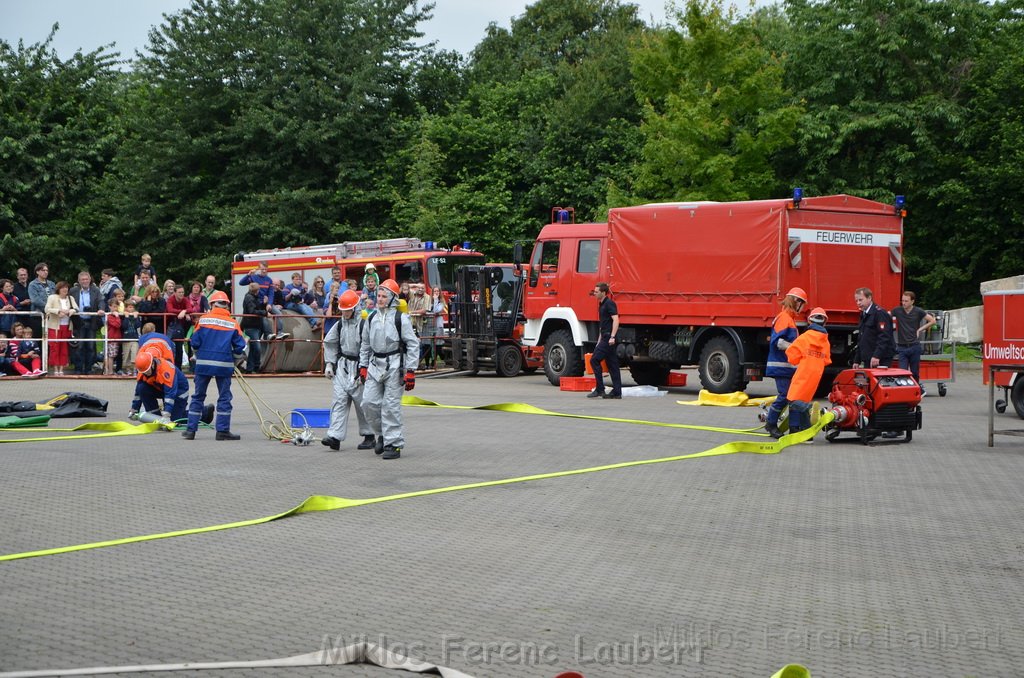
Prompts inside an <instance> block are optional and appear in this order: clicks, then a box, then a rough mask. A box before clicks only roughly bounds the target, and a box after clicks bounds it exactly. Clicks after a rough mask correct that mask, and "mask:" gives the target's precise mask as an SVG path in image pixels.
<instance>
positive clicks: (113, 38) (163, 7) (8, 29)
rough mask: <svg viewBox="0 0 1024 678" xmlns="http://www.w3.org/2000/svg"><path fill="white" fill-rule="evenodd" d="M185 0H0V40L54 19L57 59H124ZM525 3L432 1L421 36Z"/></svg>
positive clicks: (480, 22) (34, 34) (37, 30)
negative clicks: (95, 55)
mask: <svg viewBox="0 0 1024 678" xmlns="http://www.w3.org/2000/svg"><path fill="white" fill-rule="evenodd" d="M667 1H670V0H633V1H632V4H635V5H637V6H638V7H639V8H640V17H641V18H642V19H643V20H644V21H646V22H647V23H648V24H652V23H662V22H664V20H665V3H666V2H667ZM189 4H190V3H189V0H0V39H2V40H6V41H7V42H9V43H11V44H12V45H17V43H18V40H19V39H21V40H24V41H25V44H26V45H29V44H32V43H35V42H41V41H42V40H44V39H45V38H46V35H47V34H48V33H49V31H50V28H51V27H52V26H53V24H54V23H59V24H60V30H59V31H58V32H57V35H56V37H55V38H54V42H53V46H54V49H56V50H57V53H58V54H59V55H60V56H61V58H65V59H66V58H68V57H69V56H71V55H72V54H74V52H75V50H76V49H79V48H81V49H82V50H83V51H86V52H88V51H91V50H93V49H96V48H97V47H100V46H101V45H106V44H109V43H115V49H116V50H117V51H119V52H121V54H122V56H124V57H126V58H130V57H133V56H134V54H135V50H142V49H144V48H145V46H146V44H147V42H148V35H149V29H150V28H151V27H152V26H154V25H158V24H160V23H161V22H162V20H163V14H173V13H175V12H177V11H178V10H180V9H182V8H184V7H187V6H188V5H189ZM529 4H531V3H529V2H525V1H524V0H436V7H435V8H434V18H433V19H431V20H430V21H429V22H427V23H425V24H423V25H422V26H421V30H423V31H424V33H426V37H425V40H426V41H430V40H436V41H437V45H438V48H440V49H454V50H458V51H460V52H462V53H464V54H468V53H469V51H470V50H471V49H473V47H475V46H476V45H477V43H479V42H480V40H481V39H483V36H484V29H485V28H486V27H487V24H489V23H490V22H492V21H494V22H496V23H497V24H498V25H499V26H504V27H505V28H508V26H509V24H510V19H511V18H512V17H514V16H520V15H522V14H523V12H524V11H525V10H526V7H527V5H529Z"/></svg>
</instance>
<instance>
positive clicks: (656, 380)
mask: <svg viewBox="0 0 1024 678" xmlns="http://www.w3.org/2000/svg"><path fill="white" fill-rule="evenodd" d="M669 372H671V370H670V369H669V368H667V367H665V366H664V365H659V364H657V363H632V364H630V366H629V374H630V376H631V377H633V381H635V382H636V384H637V386H664V385H665V382H666V381H668V373H669Z"/></svg>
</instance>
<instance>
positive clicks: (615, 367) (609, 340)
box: [587, 282, 622, 399]
mask: <svg viewBox="0 0 1024 678" xmlns="http://www.w3.org/2000/svg"><path fill="white" fill-rule="evenodd" d="M594 296H595V297H597V302H598V307H597V316H598V332H599V333H600V336H599V337H598V339H597V346H595V347H594V353H593V354H592V355H591V356H590V367H591V369H592V370H593V371H594V380H595V382H596V383H595V387H594V390H593V391H591V392H590V393H588V394H587V397H588V398H615V399H618V398H621V397H622V376H621V375H620V374H619V356H618V354H616V352H615V346H616V341H617V339H616V336H615V335H617V334H618V332H619V307H618V306H616V305H615V302H614V301H612V299H611V297H609V296H608V283H605V282H600V283H597V284H596V285H594ZM602 360H603V361H605V362H606V363H608V375H609V376H610V377H611V378H612V390H611V391H610V392H609V393H605V392H604V375H602V374H601V361H602Z"/></svg>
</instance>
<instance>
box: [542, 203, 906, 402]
mask: <svg viewBox="0 0 1024 678" xmlns="http://www.w3.org/2000/svg"><path fill="white" fill-rule="evenodd" d="M902 207H903V205H902V198H901V197H897V200H896V204H895V205H887V204H884V203H879V202H874V201H870V200H865V199H862V198H857V197H853V196H849V195H833V196H823V197H807V198H804V197H802V196H801V195H800V194H799V192H797V191H794V197H793V199H788V200H785V199H780V200H757V201H747V202H722V203H719V202H695V203H664V204H654V205H641V206H636V207H622V208H615V209H612V210H611V211H610V212H609V215H608V222H607V223H589V224H577V223H573V222H574V219H573V213H572V210H571V209H562V208H555V209H554V210H552V223H550V224H549V225H547V226H545V227H544V228H543V229H542V230H541V232H540V235H539V237H538V238H537V241H536V243H535V244H534V247H533V254H532V257H531V259H530V274H529V278H528V280H527V283H526V289H525V294H524V301H523V306H524V313H525V316H526V319H527V322H526V326H525V329H524V334H523V343H524V344H526V345H527V346H543V347H544V370H545V372H546V373H547V377H548V379H549V380H550V381H551V383H553V384H558V383H559V381H560V379H561V378H562V377H567V376H579V375H581V374H582V373H583V368H584V366H583V355H584V354H585V353H587V352H590V351H591V350H592V348H593V346H594V345H595V343H596V340H597V328H598V324H597V320H598V317H597V302H596V301H595V300H594V298H593V297H592V296H590V295H591V292H592V290H593V289H594V285H595V284H596V283H598V282H602V281H604V282H608V283H609V284H610V286H611V291H612V295H613V298H614V300H615V302H616V303H617V305H618V309H619V319H620V329H619V332H618V337H617V339H618V346H619V348H618V351H619V354H620V358H621V360H622V362H623V364H626V365H628V366H629V369H630V372H631V374H632V377H633V380H634V381H636V382H637V383H638V384H654V385H661V384H664V383H666V380H667V378H668V375H669V372H670V370H671V369H673V368H677V367H680V366H685V365H697V366H698V368H699V374H700V380H701V384H702V385H703V387H704V388H706V389H708V390H709V391H712V392H714V393H729V392H732V391H737V390H742V389H743V388H745V387H746V384H747V383H748V382H749V381H752V380H758V379H760V378H762V376H763V374H764V369H765V362H766V359H767V347H768V339H769V335H770V326H771V323H772V321H773V319H774V318H775V316H776V315H777V314H778V312H779V302H780V300H781V298H782V296H783V295H784V294H785V292H786V291H787V290H788V289H790V288H791V287H794V286H799V287H802V288H803V289H805V290H806V291H807V293H808V295H809V297H810V298H809V299H808V304H807V308H808V309H809V308H812V307H814V306H821V307H823V308H824V309H825V310H826V311H827V312H828V316H829V331H830V337H831V342H832V359H833V363H834V366H835V368H834V372H833V374H834V373H835V372H838V371H839V370H840V369H842V368H843V367H845V366H846V365H847V364H848V363H849V361H850V357H851V351H852V348H853V339H852V336H851V335H852V334H853V332H854V330H855V329H856V327H857V324H858V320H859V312H858V310H857V307H856V305H855V304H854V301H853V293H854V290H855V289H856V288H857V287H869V288H871V289H872V290H873V291H874V294H875V297H874V298H875V300H876V302H877V303H879V304H880V305H882V306H883V307H885V308H892V307H894V306H896V305H897V304H898V303H899V300H900V294H901V293H902V285H903V217H904V216H905V212H904V210H903V209H902ZM805 310H806V309H805ZM830 381H831V379H826V380H823V383H824V384H825V385H826V386H827V385H828V383H830Z"/></svg>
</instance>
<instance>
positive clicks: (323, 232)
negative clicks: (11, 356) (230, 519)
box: [0, 0, 1024, 308]
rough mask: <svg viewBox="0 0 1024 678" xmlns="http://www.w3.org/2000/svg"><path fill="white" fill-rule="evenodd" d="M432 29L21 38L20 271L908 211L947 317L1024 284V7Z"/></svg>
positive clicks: (679, 11) (10, 175) (243, 23)
mask: <svg viewBox="0 0 1024 678" xmlns="http://www.w3.org/2000/svg"><path fill="white" fill-rule="evenodd" d="M431 10H432V5H429V4H428V5H420V4H419V3H417V2H415V1H414V0H193V1H192V4H191V5H190V6H189V7H188V8H186V9H184V10H182V11H180V12H178V13H176V14H173V15H168V16H166V17H165V18H164V21H163V22H162V23H161V24H160V25H159V26H156V27H154V28H153V29H152V30H151V31H150V35H149V43H148V48H147V51H146V53H145V54H143V55H137V56H136V58H133V59H131V60H128V59H126V58H124V57H122V56H121V55H120V54H118V53H117V52H116V51H113V47H112V46H111V47H105V48H101V49H98V50H95V51H92V52H82V51H79V52H78V53H76V54H75V55H73V56H72V57H71V58H69V59H67V60H62V59H61V58H59V57H58V55H57V54H56V52H55V51H54V50H53V49H52V47H51V42H52V37H53V35H52V34H51V36H50V38H48V39H47V40H45V41H43V42H42V43H37V44H31V45H24V44H22V43H19V44H18V45H11V44H8V43H6V42H2V41H0V111H2V116H0V158H2V159H3V161H2V163H0V232H2V236H0V271H6V272H13V271H14V269H15V268H16V267H17V266H19V265H29V266H31V264H33V263H34V262H35V261H40V260H45V261H49V262H51V264H52V266H53V267H54V268H55V270H56V272H57V275H63V276H65V277H66V276H71V275H73V274H74V272H75V271H77V270H78V269H79V268H81V267H90V268H93V269H99V268H102V267H108V266H109V267H112V268H115V269H117V270H119V271H125V272H126V271H128V270H129V269H132V270H133V269H134V265H135V263H136V261H137V258H138V254H139V253H141V252H142V251H150V252H153V253H155V254H156V255H157V263H159V265H160V268H161V269H162V270H163V271H166V272H167V273H168V274H170V275H171V276H172V277H175V278H176V279H178V278H180V279H185V280H187V279H192V278H194V277H196V276H198V275H200V274H204V273H207V272H216V273H218V274H219V273H221V272H223V271H226V269H227V264H228V262H229V261H230V259H231V256H232V254H233V253H235V252H238V251H249V250H253V249H258V248H267V247H287V246H295V245H301V244H308V243H324V242H341V241H344V240H362V239H372V238H378V237H395V236H416V237H420V238H422V239H424V240H433V241H437V242H440V243H461V242H463V241H466V240H468V241H471V242H473V243H474V246H476V247H478V248H479V249H481V250H483V251H484V252H486V253H487V254H488V256H489V258H491V259H492V260H507V259H508V258H509V256H510V254H511V249H512V244H513V243H514V242H515V241H517V240H529V239H532V237H533V236H534V235H535V234H536V232H537V230H538V229H539V227H540V226H541V225H542V224H543V223H545V222H546V221H547V220H548V218H549V216H550V210H551V207H552V206H554V205H571V206H574V207H575V209H576V214H577V218H579V219H585V220H594V219H601V218H602V217H603V216H604V215H605V214H606V213H607V210H608V208H610V207H615V206H619V205H626V204H638V203H643V202H652V201H658V202H663V201H673V200H746V199H761V198H776V197H784V196H787V195H789V194H790V192H791V191H792V188H793V187H796V186H800V187H802V188H803V189H804V194H805V195H823V194H830V193H850V194H853V195H858V196H862V197H866V198H871V199H875V200H880V201H884V202H892V201H893V199H894V197H895V196H896V195H905V196H906V198H907V209H908V212H909V214H908V218H907V220H906V238H905V264H906V271H907V277H908V286H909V287H911V288H912V289H915V290H916V291H917V292H918V295H919V298H921V299H922V301H923V303H924V304H925V305H926V306H928V307H930V308H950V307H957V306H962V305H966V304H970V303H976V302H977V300H978V298H979V293H978V283H979V282H980V281H982V280H986V279H990V278H994V277H1001V276H1007V275H1015V274H1019V273H1021V272H1024V271H1022V269H1024V248H1022V246H1021V245H1022V239H1024V235H1022V234H1024V228H1022V220H1024V219H1022V217H1024V115H1022V112H1024V0H1004V1H1001V2H991V3H990V2H982V1H980V0H818V1H814V2H811V1H808V0H786V1H785V2H783V3H781V4H776V5H773V6H769V7H762V8H756V9H752V10H749V11H746V12H739V11H738V10H736V9H735V8H733V7H731V6H726V5H724V4H722V3H721V2H720V0H689V1H687V2H685V4H680V5H678V6H676V7H675V8H674V9H673V10H672V11H671V12H670V21H669V22H668V25H664V26H649V25H647V24H645V23H644V21H643V20H642V19H641V18H640V16H639V14H638V10H637V8H636V6H634V5H631V4H629V3H628V2H622V1H620V0H538V1H537V2H535V3H534V4H532V5H530V6H529V7H527V9H526V11H525V13H524V14H523V15H521V16H520V17H518V18H516V19H514V20H513V21H512V23H511V26H510V28H509V29H505V28H502V27H499V26H497V25H495V24H492V25H491V26H489V27H488V28H487V30H486V32H485V35H484V36H482V38H481V40H480V42H479V43H478V44H477V45H476V47H475V48H474V49H473V51H472V52H471V53H470V54H469V55H467V56H462V55H460V54H458V53H456V52H451V51H446V50H440V49H437V48H436V47H435V46H432V45H427V46H422V45H420V44H418V42H419V40H418V39H419V38H421V37H422V36H421V33H420V32H419V29H418V27H419V25H420V24H421V23H422V22H423V21H424V20H425V19H426V18H427V17H428V16H429V13H430V11H431ZM55 30H58V29H56V28H55ZM722 245H723V247H728V243H727V242H723V243H722ZM51 277H54V276H53V274H51ZM850 282H851V289H852V286H853V285H855V284H856V283H857V281H854V280H851V281H850Z"/></svg>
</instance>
